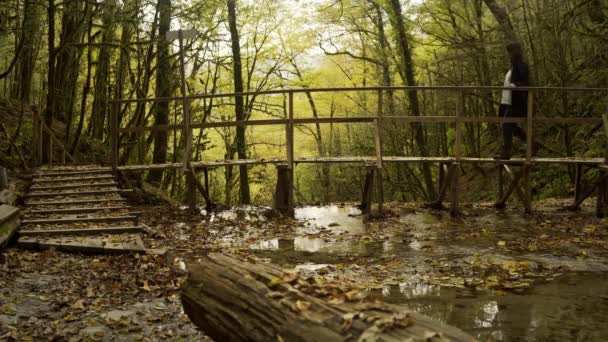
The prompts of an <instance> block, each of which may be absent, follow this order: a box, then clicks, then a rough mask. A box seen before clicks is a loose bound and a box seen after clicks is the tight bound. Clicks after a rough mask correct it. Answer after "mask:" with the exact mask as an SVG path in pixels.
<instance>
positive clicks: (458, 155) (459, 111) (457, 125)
mask: <svg viewBox="0 0 608 342" xmlns="http://www.w3.org/2000/svg"><path fill="white" fill-rule="evenodd" d="M458 95H459V96H458V104H457V107H456V120H455V121H454V125H455V130H456V143H455V146H454V157H455V158H456V162H459V161H460V158H461V157H462V150H461V148H462V125H461V117H462V114H463V112H464V93H463V92H462V91H460V92H459V93H458Z"/></svg>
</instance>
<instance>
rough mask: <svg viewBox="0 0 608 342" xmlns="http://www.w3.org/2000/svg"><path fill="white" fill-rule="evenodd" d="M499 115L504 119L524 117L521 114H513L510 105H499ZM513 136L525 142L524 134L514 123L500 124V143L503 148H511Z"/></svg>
mask: <svg viewBox="0 0 608 342" xmlns="http://www.w3.org/2000/svg"><path fill="white" fill-rule="evenodd" d="M499 115H500V116H501V117H505V118H521V117H525V116H526V114H525V113H523V114H521V113H513V110H512V107H511V106H510V105H505V104H501V105H500V108H499ZM513 136H516V137H518V138H519V139H521V140H522V141H526V132H524V130H523V129H522V128H521V127H519V125H517V124H516V123H515V122H505V123H503V124H502V139H503V140H502V141H503V146H504V147H505V148H512V147H513Z"/></svg>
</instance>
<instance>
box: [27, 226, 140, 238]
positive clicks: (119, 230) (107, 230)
mask: <svg viewBox="0 0 608 342" xmlns="http://www.w3.org/2000/svg"><path fill="white" fill-rule="evenodd" d="M143 230H144V227H143V226H125V227H101V228H84V229H52V230H50V229H49V230H20V231H19V236H50V235H101V234H123V233H141V232H142V231H143Z"/></svg>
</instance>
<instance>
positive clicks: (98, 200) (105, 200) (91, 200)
mask: <svg viewBox="0 0 608 342" xmlns="http://www.w3.org/2000/svg"><path fill="white" fill-rule="evenodd" d="M126 201H127V200H126V199H125V198H112V199H90V200H74V201H57V200H55V201H48V202H35V203H28V207H32V206H37V205H66V206H67V205H82V204H96V203H106V202H126Z"/></svg>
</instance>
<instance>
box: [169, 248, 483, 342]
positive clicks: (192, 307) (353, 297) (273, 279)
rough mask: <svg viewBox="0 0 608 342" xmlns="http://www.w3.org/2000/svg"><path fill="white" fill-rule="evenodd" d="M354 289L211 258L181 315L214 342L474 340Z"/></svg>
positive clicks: (185, 293)
mask: <svg viewBox="0 0 608 342" xmlns="http://www.w3.org/2000/svg"><path fill="white" fill-rule="evenodd" d="M361 297H363V294H362V293H361V292H359V291H357V290H352V289H349V288H344V287H342V286H340V285H339V284H335V283H327V282H326V281H325V280H321V279H314V278H312V277H304V276H301V275H298V274H295V273H285V272H283V271H282V270H281V269H279V268H277V267H275V266H273V265H271V264H267V263H262V262H259V261H255V260H251V259H244V258H243V257H234V256H228V255H223V254H210V255H208V256H205V257H203V258H202V259H201V261H200V262H199V263H198V264H195V265H193V266H192V268H191V270H190V276H189V278H188V281H187V283H186V284H185V286H184V287H183V289H182V293H181V299H182V304H183V306H184V311H185V312H186V314H187V315H188V317H190V319H191V320H192V322H194V324H196V325H197V326H198V327H199V328H201V329H202V330H203V331H204V332H205V333H206V334H207V335H208V336H210V337H211V338H213V339H214V340H216V341H323V342H331V341H346V340H348V341H351V340H352V341H431V340H432V341H474V339H473V337H471V336H469V335H467V334H465V333H464V332H462V331H461V330H459V329H457V328H454V327H450V326H447V325H444V324H442V323H440V322H437V321H434V320H432V319H430V318H428V317H425V316H423V315H420V314H417V313H413V312H406V311H404V310H403V308H401V307H400V306H397V305H389V304H384V303H380V302H372V301H367V300H364V299H363V300H362V299H361Z"/></svg>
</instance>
